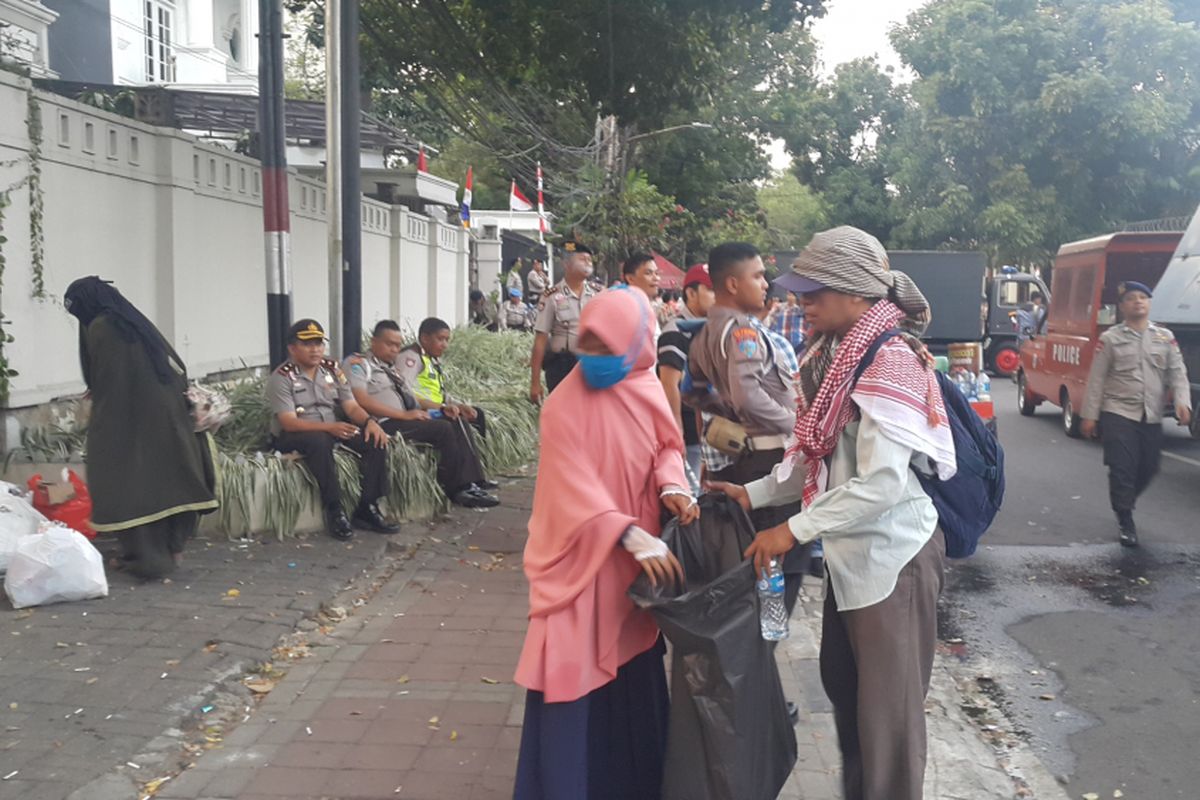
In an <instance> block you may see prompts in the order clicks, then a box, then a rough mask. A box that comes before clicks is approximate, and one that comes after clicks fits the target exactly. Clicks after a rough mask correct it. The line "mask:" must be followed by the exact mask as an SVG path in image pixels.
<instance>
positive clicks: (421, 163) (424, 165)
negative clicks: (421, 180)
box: [417, 144, 429, 172]
mask: <svg viewBox="0 0 1200 800" xmlns="http://www.w3.org/2000/svg"><path fill="white" fill-rule="evenodd" d="M417 172H429V162H428V161H427V160H426V158H425V145H423V144H422V145H421V146H420V149H419V150H418V151H417Z"/></svg>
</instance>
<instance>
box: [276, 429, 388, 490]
mask: <svg viewBox="0 0 1200 800" xmlns="http://www.w3.org/2000/svg"><path fill="white" fill-rule="evenodd" d="M339 444H341V445H344V446H345V447H348V448H349V449H351V450H353V451H354V452H355V453H357V454H358V457H359V472H360V473H361V475H362V497H361V499H360V500H359V506H366V505H370V504H371V503H374V502H375V501H376V500H378V499H379V498H381V497H383V496H384V495H385V494H387V448H383V447H376V446H375V445H374V444H372V443H370V442H368V441H367V440H366V438H365V437H364V436H363V433H362V431H359V433H358V435H357V436H355V437H354V438H353V439H338V438H335V437H334V436H333V435H332V434H329V433H324V432H322V431H292V432H288V431H284V432H283V433H280V434H279V435H278V436H276V437H275V449H276V450H278V451H279V452H281V453H300V454H301V455H303V456H304V463H305V464H306V465H307V466H308V471H309V472H311V473H312V475H313V478H315V479H316V481H317V489H318V490H319V491H320V493H321V506H322V507H323V508H329V507H330V506H333V505H337V504H339V503H340V502H341V498H340V497H339V494H338V482H337V466H336V465H335V464H334V461H333V448H334V447H335V446H337V445H339Z"/></svg>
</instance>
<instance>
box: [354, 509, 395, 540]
mask: <svg viewBox="0 0 1200 800" xmlns="http://www.w3.org/2000/svg"><path fill="white" fill-rule="evenodd" d="M353 522H354V524H355V525H357V526H358V527H360V528H366V529H367V530H369V531H375V532H376V533H397V532H398V531H399V530H400V526H399V525H397V524H395V523H394V522H388V521H387V519H386V518H385V517H384V516H383V514H381V513H380V511H379V506H377V505H375V504H374V503H364V504H362V505H360V506H359V507H358V510H357V511H355V512H354V520H353Z"/></svg>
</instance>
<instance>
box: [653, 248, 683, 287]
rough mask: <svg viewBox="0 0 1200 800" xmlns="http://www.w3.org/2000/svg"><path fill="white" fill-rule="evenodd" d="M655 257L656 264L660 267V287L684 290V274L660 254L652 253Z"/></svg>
mask: <svg viewBox="0 0 1200 800" xmlns="http://www.w3.org/2000/svg"><path fill="white" fill-rule="evenodd" d="M650 253H651V255H653V256H654V264H655V265H656V266H657V267H658V276H659V286H661V287H662V288H663V289H681V288H683V276H684V272H683V270H681V269H680V268H679V267H677V266H675V265H674V264H672V263H671V262H670V261H668V260H667V259H666V258H665V257H664V256H662V255H661V254H659V253H656V252H654V251H653V250H651V251H650Z"/></svg>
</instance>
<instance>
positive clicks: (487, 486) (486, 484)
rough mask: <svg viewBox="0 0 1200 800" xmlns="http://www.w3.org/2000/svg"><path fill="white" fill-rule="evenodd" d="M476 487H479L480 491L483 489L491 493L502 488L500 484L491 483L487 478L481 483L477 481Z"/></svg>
mask: <svg viewBox="0 0 1200 800" xmlns="http://www.w3.org/2000/svg"><path fill="white" fill-rule="evenodd" d="M475 485H476V486H478V487H479V488H480V489H483V490H484V491H485V492H490V491H492V490H493V489H499V488H500V484H498V483H496V482H495V481H489V480H488V479H487V478H484V479H483V480H481V481H476V482H475Z"/></svg>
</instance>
